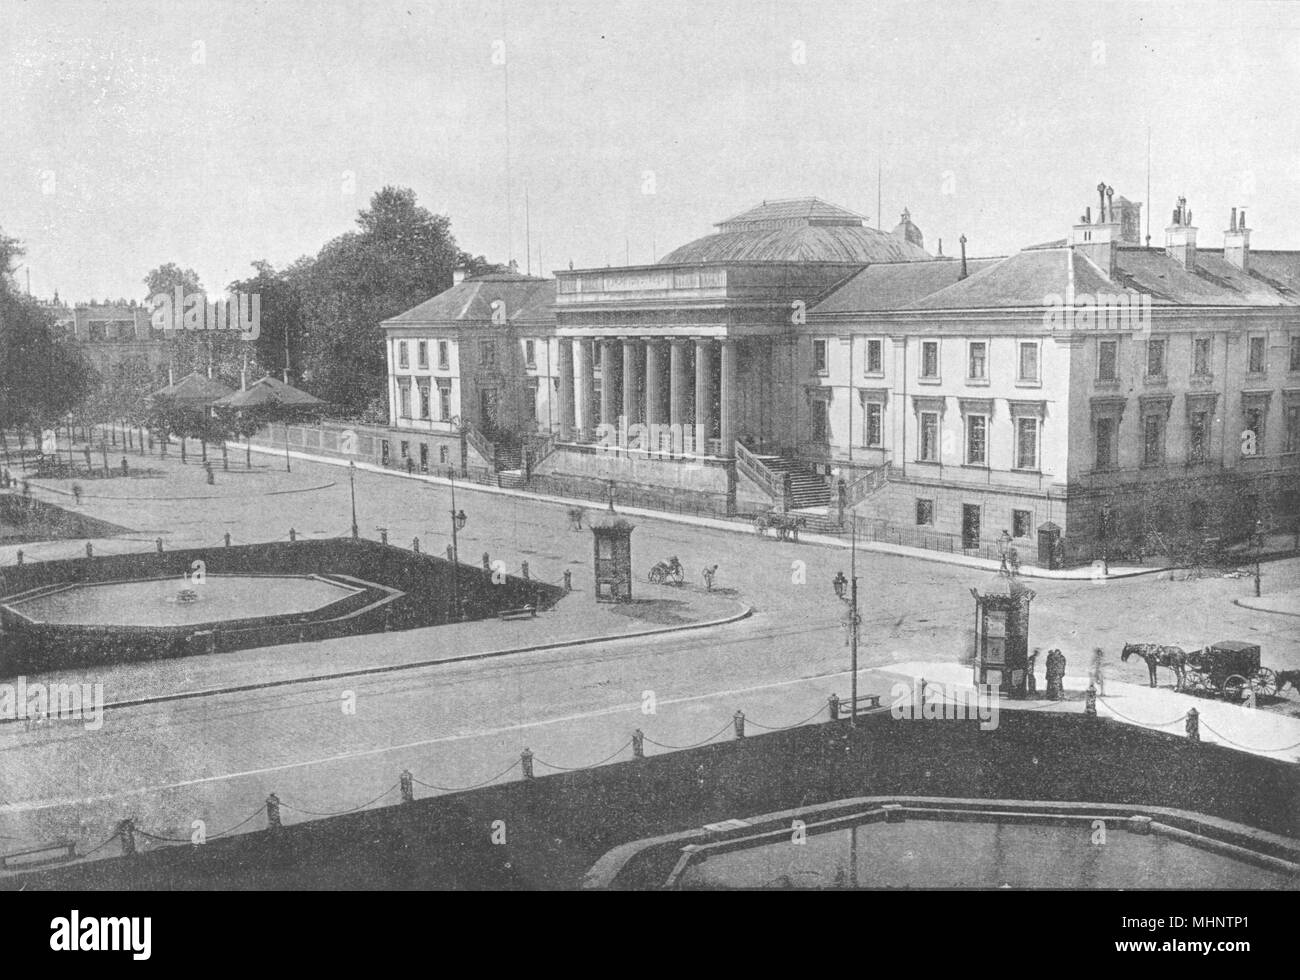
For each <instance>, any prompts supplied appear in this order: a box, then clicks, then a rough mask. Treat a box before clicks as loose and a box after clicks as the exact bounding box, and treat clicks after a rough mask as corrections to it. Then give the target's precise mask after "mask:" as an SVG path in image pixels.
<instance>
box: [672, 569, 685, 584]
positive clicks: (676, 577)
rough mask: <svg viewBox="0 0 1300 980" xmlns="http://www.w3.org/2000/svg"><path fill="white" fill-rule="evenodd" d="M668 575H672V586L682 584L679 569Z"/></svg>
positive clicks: (681, 575) (681, 574)
mask: <svg viewBox="0 0 1300 980" xmlns="http://www.w3.org/2000/svg"><path fill="white" fill-rule="evenodd" d="M669 574H670V575H672V579H673V584H674V585H681V584H682V578H683V573H682V570H681V569H680V568H675V569H673V571H672V572H670V573H669Z"/></svg>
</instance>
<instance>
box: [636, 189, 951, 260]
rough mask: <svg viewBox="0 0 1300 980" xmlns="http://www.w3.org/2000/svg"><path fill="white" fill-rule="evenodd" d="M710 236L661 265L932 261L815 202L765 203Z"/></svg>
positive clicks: (850, 214)
mask: <svg viewBox="0 0 1300 980" xmlns="http://www.w3.org/2000/svg"><path fill="white" fill-rule="evenodd" d="M718 227H719V228H720V229H721V231H719V232H718V233H717V234H714V235H706V236H705V237H703V238H698V239H696V240H695V241H693V242H689V243H687V244H685V245H683V246H681V247H680V248H676V249H674V250H673V251H671V252H669V253H668V254H667V255H665V256H664V257H663V258H662V259H660V260H659V264H660V265H682V264H687V263H692V262H725V261H735V262H845V263H859V262H860V263H869V262H908V261H918V260H924V259H929V258H932V256H931V255H930V254H929V253H927V252H926V251H925V249H923V248H920V247H918V246H917V245H915V244H913V243H912V242H909V241H906V240H904V239H900V238H895V237H894V236H892V235H889V234H886V233H885V232H882V231H877V230H876V229H874V228H868V227H866V226H865V225H864V224H863V219H862V216H861V215H857V214H854V213H853V212H852V211H847V210H845V209H843V208H839V207H836V206H835V205H833V204H827V203H825V202H824V201H819V200H818V199H817V198H801V199H798V200H794V201H771V202H768V201H765V202H763V204H761V205H759V206H758V207H756V208H751V209H750V210H748V211H746V212H744V213H743V214H740V215H737V216H735V217H733V218H728V219H727V220H726V221H723V222H720V223H719V224H718Z"/></svg>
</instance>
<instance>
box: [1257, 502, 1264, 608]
mask: <svg viewBox="0 0 1300 980" xmlns="http://www.w3.org/2000/svg"><path fill="white" fill-rule="evenodd" d="M1263 550H1264V522H1263V521H1262V520H1259V521H1256V522H1255V598H1257V599H1258V598H1259V557H1260V554H1261V553H1262V552H1263Z"/></svg>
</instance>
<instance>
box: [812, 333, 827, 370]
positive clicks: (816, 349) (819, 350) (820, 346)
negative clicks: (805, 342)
mask: <svg viewBox="0 0 1300 980" xmlns="http://www.w3.org/2000/svg"><path fill="white" fill-rule="evenodd" d="M812 345H813V374H825V373H826V341H824V340H814V341H813V342H812Z"/></svg>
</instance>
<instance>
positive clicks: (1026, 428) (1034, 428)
mask: <svg viewBox="0 0 1300 980" xmlns="http://www.w3.org/2000/svg"><path fill="white" fill-rule="evenodd" d="M1016 469H1018V470H1036V469H1038V419H1035V418H1024V417H1021V418H1018V419H1016Z"/></svg>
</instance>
